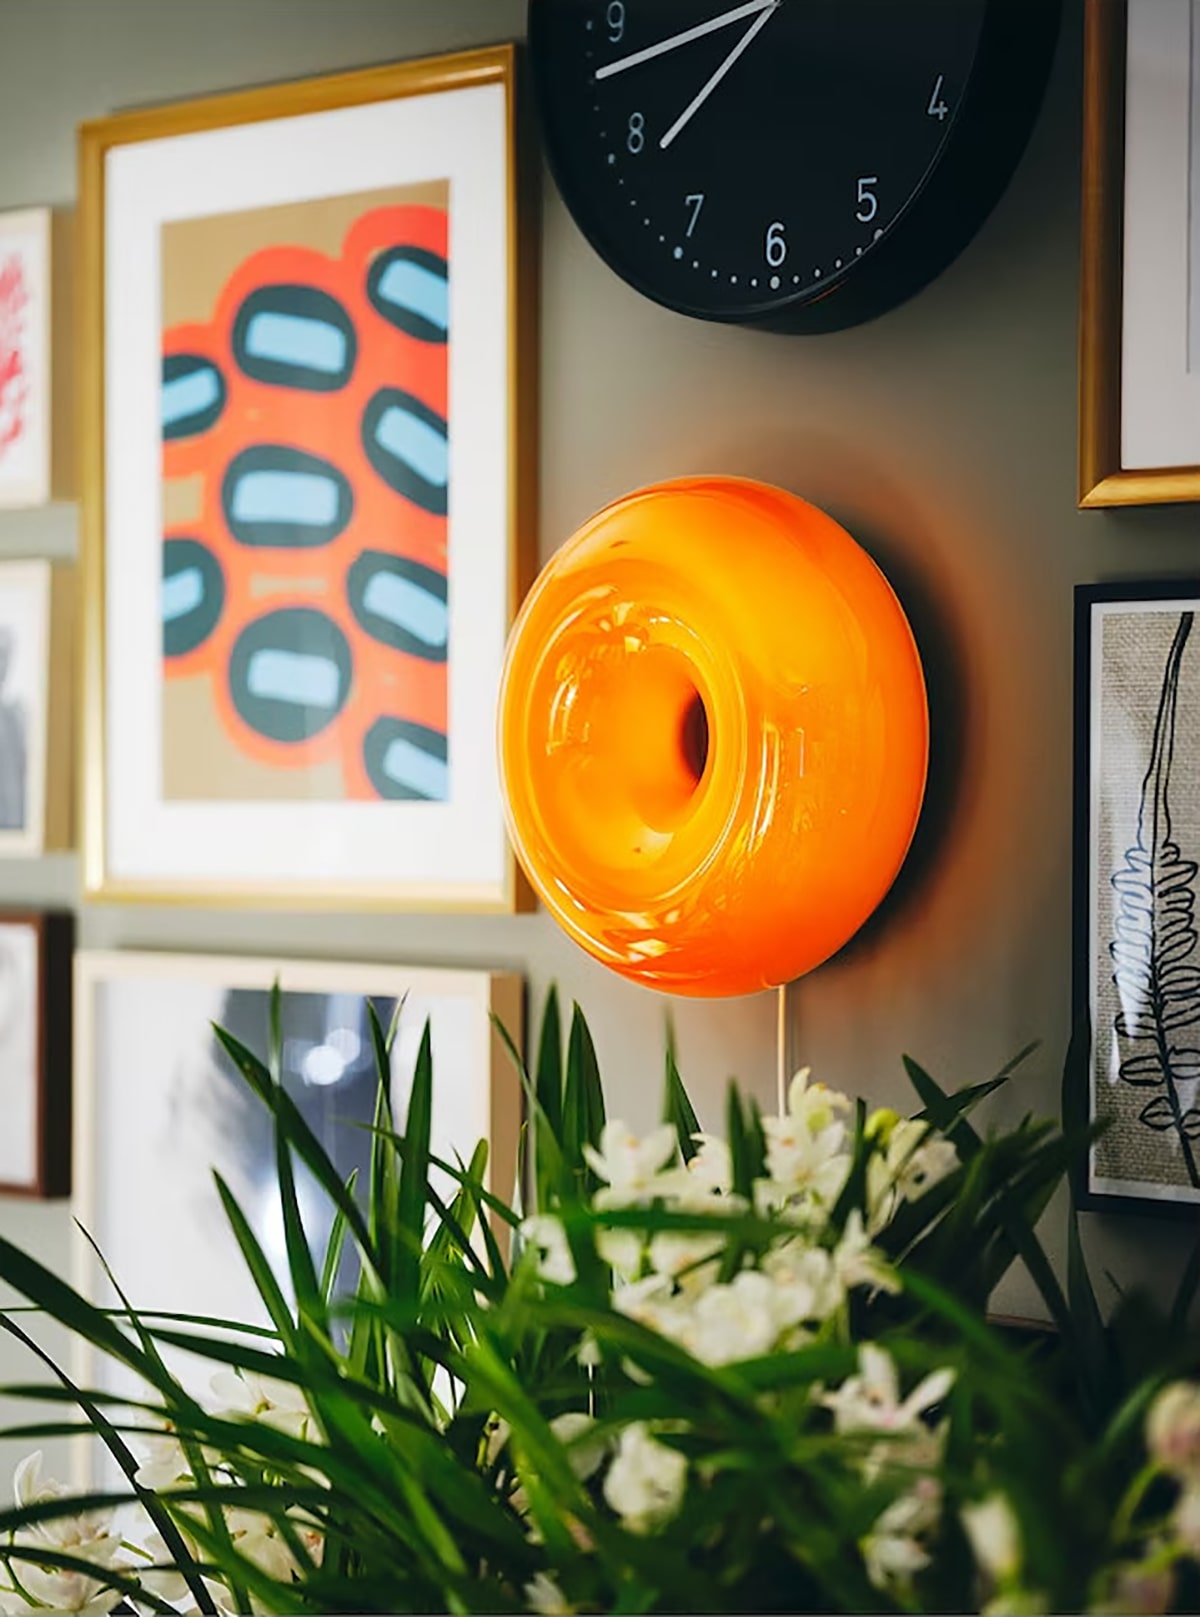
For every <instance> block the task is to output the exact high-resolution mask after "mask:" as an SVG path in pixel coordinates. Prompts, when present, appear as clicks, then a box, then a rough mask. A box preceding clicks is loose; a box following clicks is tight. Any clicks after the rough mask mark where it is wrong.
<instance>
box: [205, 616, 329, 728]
mask: <svg viewBox="0 0 1200 1617" xmlns="http://www.w3.org/2000/svg"><path fill="white" fill-rule="evenodd" d="M353 668H354V663H353V657H352V655H351V651H350V645H349V642H348V641H347V639H346V637H345V635H344V634H343V633H342V631H341V629H339V628H338V626H337V624H336V623H334V621H333V620H332V618H329V617H327V616H326V615H325V613H324V612H318V611H316V610H315V609H314V608H312V607H303V606H295V607H282V608H280V609H279V610H278V611H276V612H268V613H265V614H264V615H263V616H262V617H261V618H256V619H255V620H254V621H253V622H252V623H249V624H247V626H246V627H245V628H244V629H243V630H242V632H241V634H240V635H239V636H238V638H237V640H236V641H235V643H234V647H233V651H232V653H231V654H230V658H229V693H230V696H231V697H232V699H233V705H234V707H235V708H236V709H237V711H238V713H239V714H240V715H241V717H242V718H243V719H244V720H245V722H246V723H247V724H248V725H249V726H250V728H251V729H252V730H255V731H257V733H258V734H259V735H261V736H265V737H266V738H267V739H268V740H270V741H281V742H285V743H296V742H300V741H308V740H311V738H312V737H313V736H316V735H320V733H321V731H322V730H324V729H325V727H326V726H327V725H329V724H331V723H332V722H333V720H334V719H335V718H336V717H337V716H338V714H339V713H340V712H341V710H342V708H343V707H345V705H346V700H347V698H348V696H349V694H350V685H351V681H352V678H353Z"/></svg>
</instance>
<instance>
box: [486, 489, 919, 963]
mask: <svg viewBox="0 0 1200 1617" xmlns="http://www.w3.org/2000/svg"><path fill="white" fill-rule="evenodd" d="M928 753H929V720H928V711H927V708H926V702H925V683H924V679H923V677H922V674H921V663H920V659H919V657H918V655H917V649H916V645H915V643H914V641H913V636H912V631H911V630H910V628H909V626H908V621H907V619H906V618H905V616H904V612H903V610H902V609H901V607H900V604H899V602H898V601H897V600H896V597H895V595H894V594H893V593H892V590H891V588H890V586H889V585H888V582H887V580H886V579H885V578H884V576H883V574H882V573H881V572H880V571H879V569H878V568H877V567H876V565H875V563H874V562H873V561H872V560H871V559H870V557H869V556H868V555H867V554H866V552H865V551H864V550H862V549H861V548H860V547H859V546H858V545H857V544H856V543H855V541H854V540H853V539H852V538H851V537H850V535H849V534H848V533H846V531H845V530H844V529H843V528H840V527H839V526H838V524H837V523H836V522H834V521H833V520H832V519H831V518H830V517H827V516H826V515H825V514H824V513H823V512H821V511H819V510H817V509H816V507H815V506H812V505H809V504H807V503H806V502H805V501H803V500H800V499H797V498H796V497H795V496H794V495H791V494H786V493H784V492H783V491H782V490H781V489H777V488H771V487H768V486H767V485H765V484H762V483H752V482H746V481H742V480H740V479H735V478H717V477H709V478H691V479H688V480H686V481H681V482H675V483H664V484H659V485H657V486H655V487H652V488H646V489H642V490H640V491H639V492H638V493H635V494H630V495H627V496H626V497H625V498H624V499H621V500H618V501H617V502H616V503H615V504H614V505H610V506H609V507H608V508H607V509H606V510H604V511H601V512H600V513H599V514H598V515H597V516H594V517H593V518H592V519H591V521H590V522H588V523H586V524H585V525H584V527H583V528H581V529H580V531H579V532H578V533H577V534H576V535H575V536H574V537H573V538H572V539H570V540H569V541H568V542H567V544H566V545H564V546H563V548H562V549H561V550H560V551H559V552H558V554H557V555H556V556H555V557H554V558H553V560H552V561H551V562H550V563H549V565H548V566H547V567H546V568H545V570H544V571H543V572H542V574H541V576H540V578H539V579H538V581H537V583H536V584H535V585H534V587H533V590H532V591H531V592H530V594H529V596H528V598H527V600H526V601H525V604H524V606H523V607H522V609H521V612H520V614H519V616H518V618H517V621H516V623H515V625H514V627H513V631H512V636H511V638H510V640H509V645H508V653H507V658H506V663H505V669H504V677H503V681H502V685H501V692H500V755H501V757H500V764H501V775H502V780H503V786H504V795H505V801H506V806H507V813H508V821H509V831H510V834H511V836H512V839H513V844H514V846H515V848H516V851H517V856H518V857H519V859H520V861H521V863H522V865H523V866H524V867H525V870H526V872H527V873H528V875H529V878H530V880H531V881H532V883H533V885H534V887H535V888H536V890H537V892H538V894H539V895H540V897H541V898H542V900H543V902H544V903H545V904H546V906H547V908H548V909H549V910H550V911H551V913H552V914H553V915H554V916H555V918H556V919H557V920H558V921H559V922H560V923H561V925H562V926H563V927H564V928H565V929H566V931H567V932H568V933H569V934H570V936H571V937H573V938H574V939H575V941H576V942H577V943H579V944H581V945H582V946H583V948H585V949H587V950H588V951H589V952H590V953H591V954H593V955H595V957H596V958H597V959H598V960H602V961H603V962H604V963H605V965H608V966H611V967H612V968H613V969H614V970H615V971H619V972H621V973H622V974H623V975H624V976H626V977H631V978H633V979H635V980H636V981H638V982H641V983H645V984H647V985H648V986H651V987H654V988H660V989H665V990H668V991H670V992H672V993H678V994H710V995H720V994H746V993H751V992H754V991H756V990H758V989H763V988H770V987H774V986H777V985H778V984H780V983H785V982H789V981H790V980H791V979H792V978H794V977H798V976H800V975H802V974H803V973H804V972H806V971H809V970H811V969H812V967H814V966H816V965H819V964H820V962H821V961H822V960H825V959H827V958H828V956H829V955H831V954H833V953H834V952H835V951H836V950H837V949H839V948H840V947H841V946H842V944H844V943H845V942H846V941H847V939H848V938H850V937H851V936H852V935H853V933H855V932H856V931H857V930H858V928H859V927H860V926H861V925H862V923H863V922H864V921H865V920H866V919H867V917H868V916H869V915H870V914H871V912H872V911H873V910H874V909H875V907H876V906H877V905H878V903H879V902H880V900H881V899H882V898H883V896H884V894H885V893H886V892H887V890H888V888H889V887H890V886H891V884H892V881H893V880H894V878H895V876H896V873H897V872H898V870H899V869H900V866H901V864H902V863H903V861H904V856H905V854H906V852H907V851H908V846H909V843H910V841H911V840H912V835H913V831H914V830H915V828H916V823H917V816H918V814H919V812H920V808H921V799H922V795H923V793H924V788H925V772H926V765H927V761H928Z"/></svg>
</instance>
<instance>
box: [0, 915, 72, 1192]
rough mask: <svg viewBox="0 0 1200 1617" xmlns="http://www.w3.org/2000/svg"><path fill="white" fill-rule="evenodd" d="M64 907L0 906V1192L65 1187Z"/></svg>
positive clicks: (68, 923) (67, 934)
mask: <svg viewBox="0 0 1200 1617" xmlns="http://www.w3.org/2000/svg"><path fill="white" fill-rule="evenodd" d="M74 931H75V919H74V917H73V916H72V915H71V914H69V913H68V912H65V911H32V912H15V911H9V910H0V1097H2V1098H3V1117H4V1127H3V1129H0V1196H24V1197H37V1198H50V1197H59V1196H66V1195H69V1194H70V1189H71V951H72V948H73V946H74Z"/></svg>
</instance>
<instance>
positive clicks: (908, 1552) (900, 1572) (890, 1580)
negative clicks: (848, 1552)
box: [859, 1532, 929, 1589]
mask: <svg viewBox="0 0 1200 1617" xmlns="http://www.w3.org/2000/svg"><path fill="white" fill-rule="evenodd" d="M859 1549H860V1550H861V1551H862V1558H863V1564H864V1565H865V1567H866V1569H867V1576H868V1578H870V1580H871V1582H872V1583H873V1584H874V1585H875V1587H876V1588H877V1589H888V1588H891V1587H892V1585H894V1584H897V1583H901V1584H902V1583H907V1582H908V1580H909V1579H910V1578H911V1577H912V1575H913V1573H914V1572H921V1571H923V1570H924V1568H925V1567H927V1566H928V1565H929V1556H928V1554H927V1552H926V1551H925V1550H924V1549H922V1547H921V1545H920V1544H918V1543H917V1541H916V1539H915V1538H908V1537H906V1536H904V1535H903V1534H899V1533H880V1532H872V1533H868V1535H867V1537H866V1538H864V1539H863V1541H862V1543H861V1544H860V1545H859Z"/></svg>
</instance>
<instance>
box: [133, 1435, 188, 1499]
mask: <svg viewBox="0 0 1200 1617" xmlns="http://www.w3.org/2000/svg"><path fill="white" fill-rule="evenodd" d="M138 1447H139V1448H140V1449H141V1451H142V1461H141V1464H140V1465H139V1466H138V1468H137V1472H136V1475H135V1480H136V1482H137V1483H138V1485H139V1486H140V1487H142V1488H149V1489H150V1490H151V1491H152V1492H154V1493H161V1492H162V1491H163V1490H164V1489H168V1488H190V1487H191V1486H192V1483H193V1481H194V1478H193V1477H192V1472H191V1468H190V1466H189V1465H188V1462H187V1455H186V1454H185V1453H184V1451H183V1444H182V1443H181V1442H180V1441H179V1439H178V1438H177V1437H176V1436H175V1434H174V1432H173V1431H170V1430H164V1431H162V1432H161V1433H153V1434H151V1435H145V1436H142V1437H141V1438H140V1440H139V1443H138Z"/></svg>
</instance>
